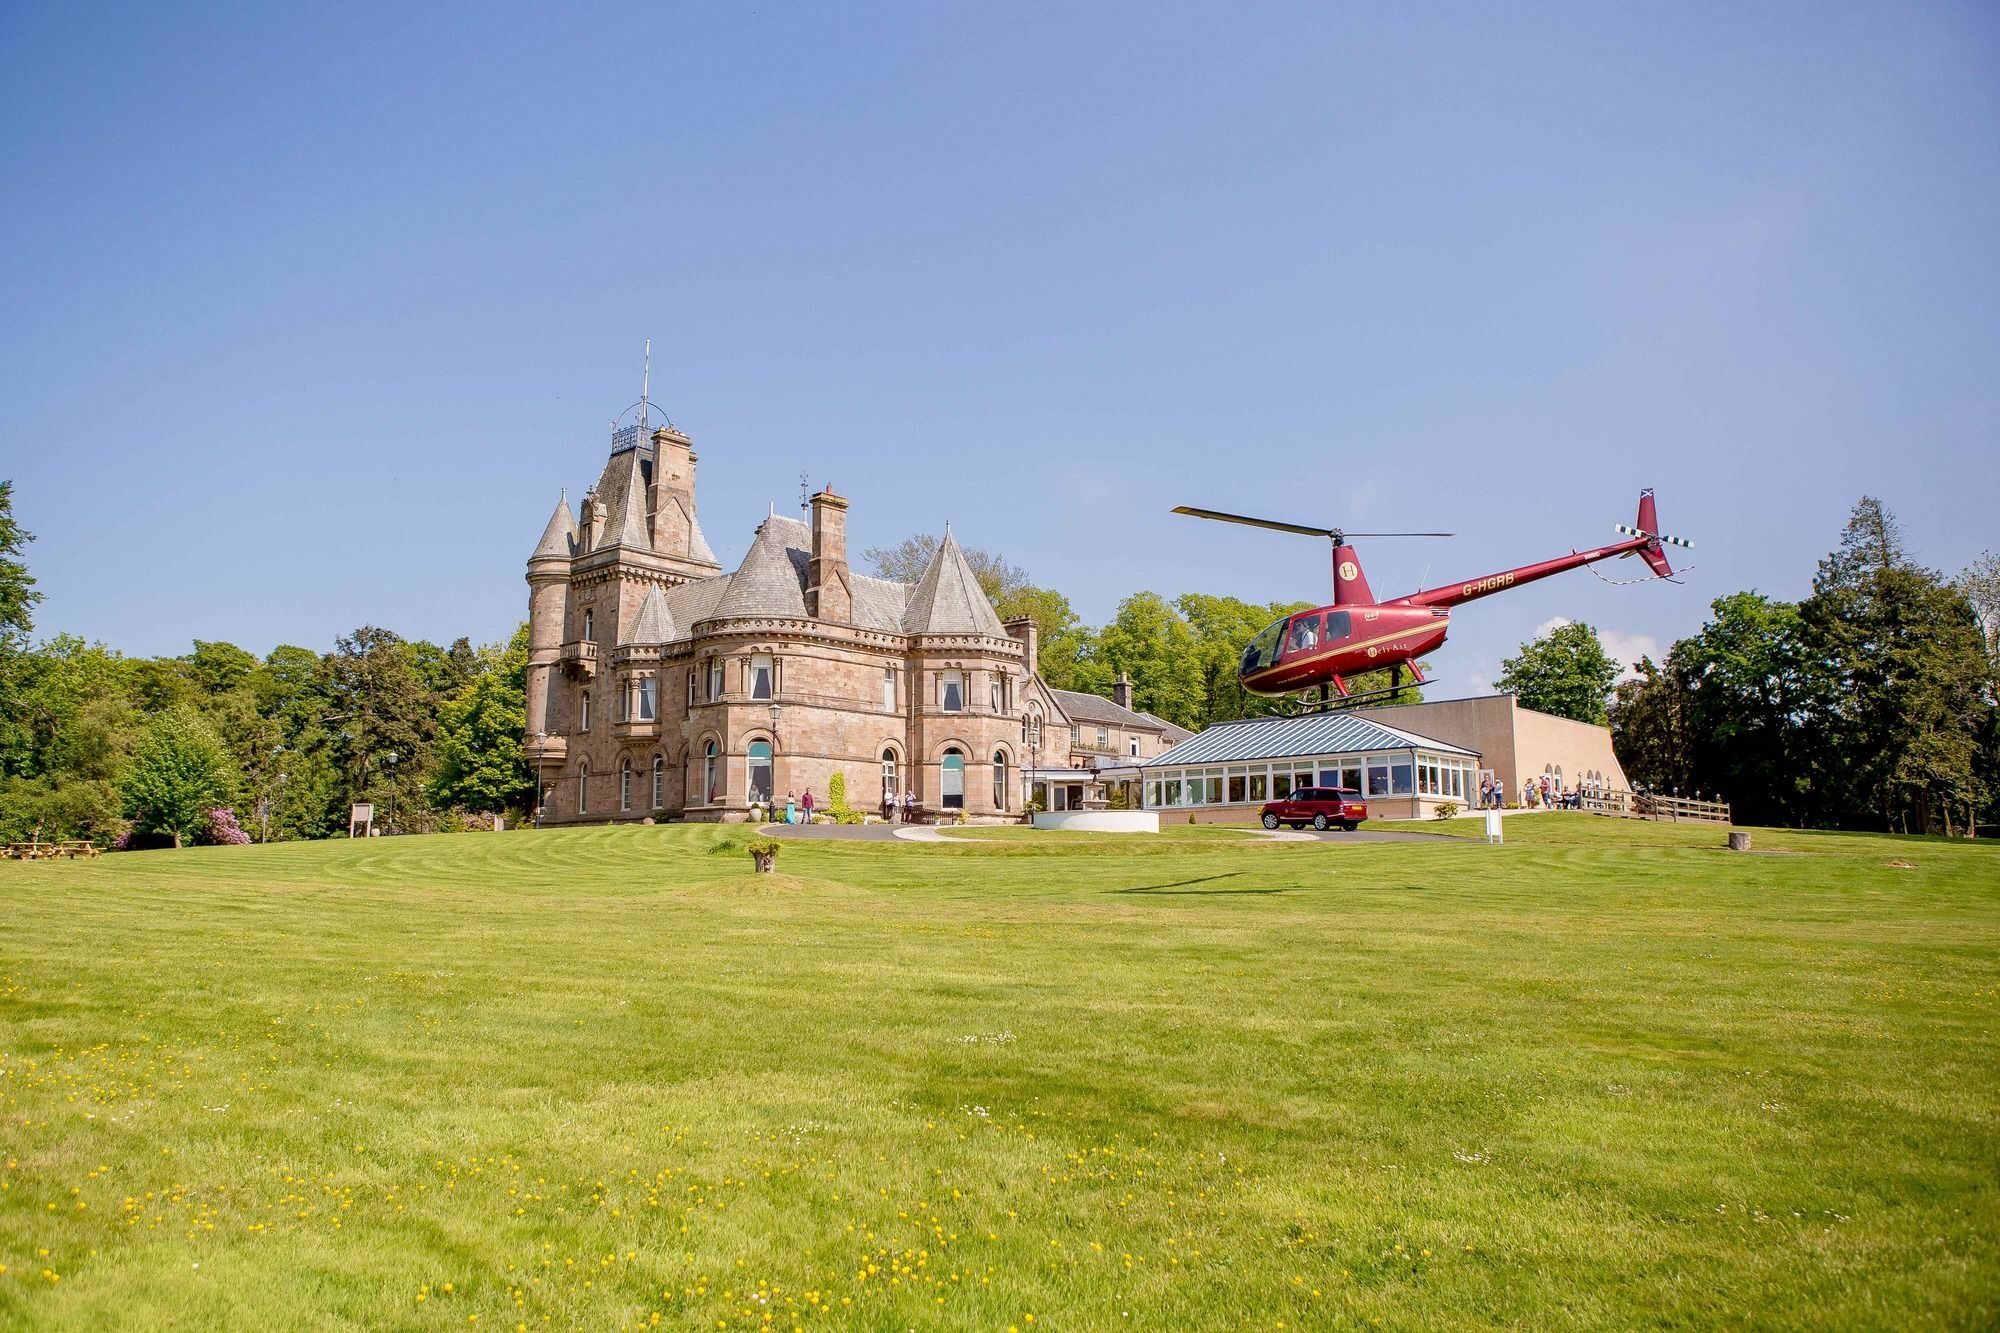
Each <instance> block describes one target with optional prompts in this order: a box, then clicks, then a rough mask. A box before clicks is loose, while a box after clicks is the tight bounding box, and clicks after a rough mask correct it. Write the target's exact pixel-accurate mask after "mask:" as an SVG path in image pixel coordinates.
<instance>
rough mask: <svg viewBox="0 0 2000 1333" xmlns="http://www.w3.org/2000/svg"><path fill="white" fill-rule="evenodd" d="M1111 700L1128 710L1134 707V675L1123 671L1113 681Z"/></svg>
mask: <svg viewBox="0 0 2000 1333" xmlns="http://www.w3.org/2000/svg"><path fill="white" fill-rule="evenodd" d="M1111 702H1112V703H1115V704H1117V705H1118V706H1119V707H1120V708H1124V709H1128V710H1129V709H1130V708H1131V707H1132V677H1131V676H1129V675H1127V674H1126V673H1125V672H1123V671H1121V672H1119V673H1118V679H1117V680H1114V681H1112V682H1111Z"/></svg>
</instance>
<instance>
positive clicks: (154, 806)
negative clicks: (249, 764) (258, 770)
mask: <svg viewBox="0 0 2000 1333" xmlns="http://www.w3.org/2000/svg"><path fill="white" fill-rule="evenodd" d="M235 779H236V775H235V772H234V771H233V769H232V767H231V765H230V762H229V752H228V750H227V749H225V748H224V746H223V744H222V740H221V738H220V737H218V736H217V735H216V734H215V732H214V730H213V729H211V728H210V727H209V725H208V723H207V722H206V721H204V720H203V718H202V717H201V715H200V714H199V713H197V712H195V711H194V710H193V709H191V708H185V707H180V708H173V709H169V710H168V711H167V712H165V713H162V714H160V715H159V716H158V717H156V718H154V719H153V721H152V722H151V723H150V724H149V725H148V726H147V728H146V733H145V736H144V737H143V738H142V739H141V740H140V742H139V749H138V752H137V753H136V754H135V755H133V757H132V769H131V771H130V772H129V773H128V774H127V775H126V777H125V782H124V791H123V794H124V798H125V812H126V814H127V815H128V816H130V817H131V819H132V822H133V826H134V827H135V828H136V829H137V830H138V831H139V832H142V833H160V834H165V835H166V836H168V837H171V838H172V839H173V842H174V846H176V847H179V846H180V845H181V844H182V842H183V840H185V839H187V838H191V837H193V836H195V835H196V834H197V833H199V832H200V831H201V830H203V829H205V828H207V827H208V812H209V811H210V810H212V809H214V808H215V807H217V806H221V805H227V804H229V800H230V797H231V795H232V794H233V791H234V788H235Z"/></svg>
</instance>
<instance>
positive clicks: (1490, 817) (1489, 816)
mask: <svg viewBox="0 0 2000 1333" xmlns="http://www.w3.org/2000/svg"><path fill="white" fill-rule="evenodd" d="M1486 841H1488V842H1490V843H1498V842H1501V841H1502V838H1501V835H1500V812H1499V811H1498V810H1488V811H1487V812H1486Z"/></svg>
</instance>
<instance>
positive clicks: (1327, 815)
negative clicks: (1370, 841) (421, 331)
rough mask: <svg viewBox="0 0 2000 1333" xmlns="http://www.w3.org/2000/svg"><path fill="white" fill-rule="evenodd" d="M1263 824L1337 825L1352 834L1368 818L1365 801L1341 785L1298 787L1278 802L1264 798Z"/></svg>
mask: <svg viewBox="0 0 2000 1333" xmlns="http://www.w3.org/2000/svg"><path fill="white" fill-rule="evenodd" d="M1263 817H1264V827H1265V828H1276V827H1278V825H1280V824H1289V825H1291V826H1292V827H1293V828H1297V827H1299V826H1300V825H1301V824H1311V825H1312V826H1313V827H1314V828H1316V829H1327V828H1333V827H1336V826H1338V827H1340V828H1342V829H1345V830H1346V831H1347V832H1349V833H1352V832H1354V830H1355V829H1356V828H1357V827H1359V826H1360V824H1361V821H1362V820H1364V819H1366V818H1368V801H1367V799H1366V798H1365V797H1363V796H1362V794H1361V793H1360V792H1358V791H1349V790H1347V789H1346V788H1345V787H1301V788H1299V789H1298V790H1297V791H1295V792H1293V793H1292V794H1291V795H1290V796H1287V797H1285V798H1284V799H1283V800H1281V801H1267V802H1266V803H1265V805H1264V809H1263Z"/></svg>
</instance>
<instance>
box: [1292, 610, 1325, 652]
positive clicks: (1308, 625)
mask: <svg viewBox="0 0 2000 1333" xmlns="http://www.w3.org/2000/svg"><path fill="white" fill-rule="evenodd" d="M1317 647H1319V612H1317V611H1309V612H1307V613H1306V614H1305V615H1302V616H1295V617H1293V619H1292V633H1291V640H1290V644H1289V648H1290V651H1292V652H1295V653H1302V652H1305V651H1307V650H1308V649H1311V648H1317Z"/></svg>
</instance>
